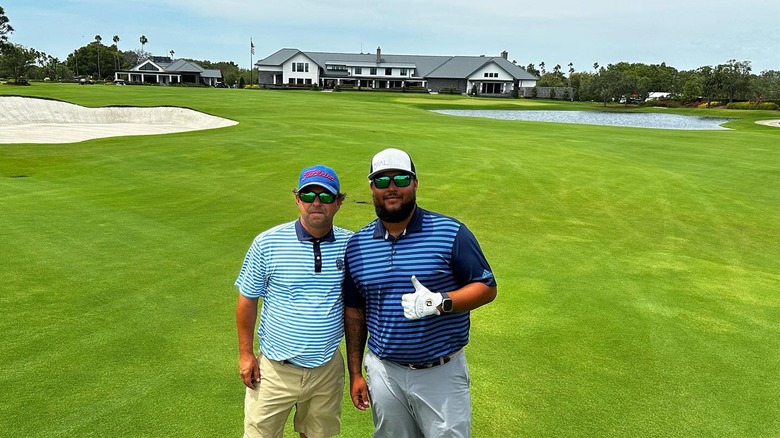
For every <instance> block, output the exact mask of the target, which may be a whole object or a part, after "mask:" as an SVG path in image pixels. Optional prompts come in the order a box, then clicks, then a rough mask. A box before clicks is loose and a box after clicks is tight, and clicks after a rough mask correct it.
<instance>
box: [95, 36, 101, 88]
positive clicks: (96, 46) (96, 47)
mask: <svg viewBox="0 0 780 438" xmlns="http://www.w3.org/2000/svg"><path fill="white" fill-rule="evenodd" d="M101 41H103V38H101V37H100V35H95V43H96V44H95V50H97V61H98V74H97V75H98V79H100V42H101Z"/></svg>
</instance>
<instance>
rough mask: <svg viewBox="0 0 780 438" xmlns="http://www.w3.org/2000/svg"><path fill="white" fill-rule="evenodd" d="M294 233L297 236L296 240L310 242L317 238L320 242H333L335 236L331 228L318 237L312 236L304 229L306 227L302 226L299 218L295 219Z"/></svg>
mask: <svg viewBox="0 0 780 438" xmlns="http://www.w3.org/2000/svg"><path fill="white" fill-rule="evenodd" d="M295 234H296V235H297V236H298V240H299V241H301V242H303V241H305V240H308V241H310V242H313V241H315V240H319V241H321V242H335V241H336V236H335V235H334V234H333V228H331V229H330V231H328V234H326V235H324V236H322V237H320V238H319V239H317V238H316V237H314V236H312V235H311V233H309V232H308V231H306V228H303V224H301V220H300V219H298V220H297V221H295Z"/></svg>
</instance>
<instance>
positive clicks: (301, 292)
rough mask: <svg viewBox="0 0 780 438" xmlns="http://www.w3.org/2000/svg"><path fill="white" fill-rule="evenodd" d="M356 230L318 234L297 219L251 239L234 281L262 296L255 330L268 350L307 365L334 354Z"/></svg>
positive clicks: (264, 350) (341, 327) (336, 229)
mask: <svg viewBox="0 0 780 438" xmlns="http://www.w3.org/2000/svg"><path fill="white" fill-rule="evenodd" d="M352 234H353V233H352V231H349V230H345V229H343V228H339V227H335V226H334V227H333V230H332V231H331V233H330V234H328V235H327V236H325V237H323V238H321V239H314V238H313V237H312V236H311V234H309V233H308V232H307V231H306V230H305V229H304V228H303V226H302V225H301V223H300V220H295V221H293V222H288V223H285V224H281V225H278V226H276V227H273V228H271V229H269V230H267V231H264V232H262V233H260V234H259V235H258V236H257V237H256V238H255V240H254V241H253V242H252V245H251V247H250V248H249V251H248V252H247V254H246V257H245V259H244V264H243V266H242V267H241V272H240V273H239V275H238V279H237V280H236V283H235V284H236V286H237V287H238V289H239V292H240V293H241V294H242V295H244V296H246V297H249V298H262V299H263V305H262V310H261V311H260V324H259V326H258V329H257V336H258V338H259V344H260V351H261V352H262V353H263V355H264V356H266V357H267V358H269V359H271V360H278V361H282V360H289V361H290V362H292V363H294V364H296V365H300V366H303V367H307V368H314V367H318V366H320V365H323V364H324V363H325V362H327V361H328V360H330V359H331V357H332V356H333V353H334V352H335V351H336V348H338V345H339V343H340V342H341V338H342V337H343V335H344V308H343V299H342V293H341V285H342V281H343V279H344V250H345V247H346V244H347V241H348V240H349V237H350V236H352ZM317 247H319V250H320V251H319V252H320V254H319V256H320V257H321V260H320V261H319V262H318V261H317V260H316V256H317V252H316V249H317ZM318 271H319V272H318Z"/></svg>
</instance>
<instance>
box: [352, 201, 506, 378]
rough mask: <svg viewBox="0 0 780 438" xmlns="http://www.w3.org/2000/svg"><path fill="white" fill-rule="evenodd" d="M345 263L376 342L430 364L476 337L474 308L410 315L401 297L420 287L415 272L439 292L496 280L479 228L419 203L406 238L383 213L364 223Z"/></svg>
mask: <svg viewBox="0 0 780 438" xmlns="http://www.w3.org/2000/svg"><path fill="white" fill-rule="evenodd" d="M345 263H346V271H347V272H346V275H345V278H344V301H345V304H346V305H347V306H348V307H357V308H362V307H365V311H366V325H367V327H368V333H369V337H368V348H369V349H370V350H371V351H372V352H374V353H375V354H376V355H377V356H379V357H380V358H382V359H385V360H390V361H393V362H397V363H416V364H422V363H428V362H431V361H433V360H434V359H436V358H439V357H441V356H443V355H446V354H451V353H454V352H456V351H458V350H460V349H461V348H463V347H464V346H465V345H466V344H467V343H468V339H469V327H470V319H469V312H455V313H449V314H442V315H434V316H428V317H425V318H421V319H416V320H410V319H407V318H406V317H404V310H403V306H402V305H401V296H402V295H404V294H408V293H413V292H414V287H413V286H412V283H411V277H412V275H416V276H417V279H418V280H419V281H420V283H422V285H423V286H425V287H427V288H428V289H430V290H431V291H432V292H448V291H453V290H456V289H459V288H461V287H463V286H465V285H466V284H468V283H472V282H477V281H478V282H483V283H485V284H488V285H490V286H495V285H496V282H495V279H494V277H493V273H492V271H491V270H490V265H489V264H488V262H487V260H486V259H485V256H484V254H483V253H482V249H481V248H480V247H479V244H478V243H477V240H476V238H475V237H474V235H473V234H472V233H471V231H470V230H469V229H468V228H467V227H466V226H465V225H464V224H462V223H461V222H459V221H457V220H456V219H453V218H451V217H448V216H444V215H441V214H438V213H434V212H430V211H426V210H423V209H421V208H420V207H419V206H418V207H417V208H416V209H415V212H414V214H413V215H412V219H411V220H410V222H409V225H408V226H407V227H406V231H405V232H404V233H402V234H401V235H400V236H398V238H394V237H393V236H391V235H390V234H389V233H387V232H386V230H385V228H384V226H383V225H382V222H381V221H380V220H379V219H377V220H375V221H373V222H371V223H370V224H368V225H367V226H365V227H364V228H362V229H360V230H359V231H358V232H357V233H355V235H354V236H352V238H351V239H350V240H349V243H348V244H347V252H346V256H345Z"/></svg>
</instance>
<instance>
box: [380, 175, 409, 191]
mask: <svg viewBox="0 0 780 438" xmlns="http://www.w3.org/2000/svg"><path fill="white" fill-rule="evenodd" d="M390 181H392V182H393V183H395V186H396V187H406V186H408V185H409V184H411V183H412V175H396V176H379V177H376V178H374V186H375V187H376V188H378V189H386V188H388V187H390Z"/></svg>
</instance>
